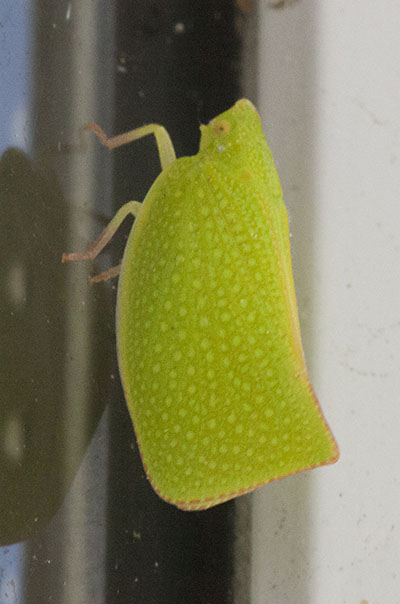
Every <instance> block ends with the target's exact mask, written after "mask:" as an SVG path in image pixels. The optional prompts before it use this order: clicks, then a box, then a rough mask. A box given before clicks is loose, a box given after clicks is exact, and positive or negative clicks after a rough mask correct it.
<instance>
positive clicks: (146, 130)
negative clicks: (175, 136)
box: [85, 124, 176, 170]
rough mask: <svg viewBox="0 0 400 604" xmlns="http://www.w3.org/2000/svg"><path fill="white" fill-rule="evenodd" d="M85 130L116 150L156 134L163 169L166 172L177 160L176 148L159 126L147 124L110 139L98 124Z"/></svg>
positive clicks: (90, 125) (91, 125) (88, 126)
mask: <svg viewBox="0 0 400 604" xmlns="http://www.w3.org/2000/svg"><path fill="white" fill-rule="evenodd" d="M85 130H91V131H92V132H94V133H95V134H96V136H97V137H98V138H99V139H100V141H101V143H102V144H103V145H104V146H105V147H107V148H108V149H115V148H116V147H121V146H122V145H127V144H128V143H132V142H133V141H136V140H138V139H139V138H143V137H144V136H148V135H149V134H154V136H155V138H156V143H157V148H158V153H159V156H160V163H161V169H162V170H165V168H166V167H167V166H169V165H170V164H172V162H174V161H175V160H176V155H175V150H174V146H173V144H172V141H171V139H170V136H169V134H168V132H167V131H166V129H165V128H164V127H163V126H160V125H159V124H147V125H146V126H142V127H141V128H135V129H134V130H130V131H129V132H125V133H124V134H118V135H117V136H112V137H110V138H108V136H107V135H106V133H105V132H104V131H103V130H102V129H101V128H100V126H98V125H97V124H88V125H87V126H85Z"/></svg>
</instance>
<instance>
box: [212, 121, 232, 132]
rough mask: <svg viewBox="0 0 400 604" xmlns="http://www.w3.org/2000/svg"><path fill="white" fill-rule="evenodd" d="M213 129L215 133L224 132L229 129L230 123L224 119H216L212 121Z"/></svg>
mask: <svg viewBox="0 0 400 604" xmlns="http://www.w3.org/2000/svg"><path fill="white" fill-rule="evenodd" d="M213 129H214V131H215V132H216V133H217V134H225V133H226V132H229V131H230V129H231V125H230V123H229V122H227V121H226V120H218V121H215V122H213Z"/></svg>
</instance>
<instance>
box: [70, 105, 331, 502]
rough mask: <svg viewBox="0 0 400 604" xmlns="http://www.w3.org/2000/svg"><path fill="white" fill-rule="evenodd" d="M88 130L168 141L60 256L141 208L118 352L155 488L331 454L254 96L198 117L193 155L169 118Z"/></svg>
mask: <svg viewBox="0 0 400 604" xmlns="http://www.w3.org/2000/svg"><path fill="white" fill-rule="evenodd" d="M90 128H91V129H92V130H95V132H96V133H97V134H98V136H99V137H100V138H101V140H102V142H103V143H104V144H106V145H107V146H109V147H110V148H113V147H115V146H117V145H119V144H124V143H125V142H130V141H131V140H134V139H135V138H139V137H141V136H144V135H146V134H150V133H153V134H155V136H156V139H157V142H158V146H159V151H160V158H161V164H162V172H161V174H160V175H159V177H158V178H157V179H156V181H155V182H154V184H153V186H152V187H151V189H150V191H149V192H148V194H147V196H146V198H145V200H144V203H143V204H139V203H138V202H129V203H128V204H126V205H125V206H123V208H121V210H120V211H119V212H118V214H117V215H116V216H115V217H114V219H113V220H112V221H111V223H110V225H109V226H108V227H107V229H106V231H105V232H104V233H103V235H101V236H100V238H99V240H98V241H97V242H96V243H95V244H94V245H93V246H92V247H91V248H90V249H89V251H88V252H87V253H85V254H70V255H64V258H63V259H64V260H74V259H84V258H93V257H95V256H96V255H97V253H98V252H99V251H100V250H101V249H102V248H103V247H104V245H105V244H106V243H107V242H108V240H109V239H110V238H111V236H112V234H113V233H114V231H115V230H116V228H118V226H119V224H120V222H121V221H122V220H123V218H124V217H125V216H126V215H127V214H128V213H133V214H135V215H137V218H136V221H135V223H134V226H133V229H132V232H131V234H130V236H129V239H128V243H127V245H126V249H125V252H124V256H123V260H122V265H121V269H120V277H119V288H118V307H117V338H118V359H119V367H120V373H121V378H122V383H123V386H124V391H125V396H126V400H127V404H128V408H129V411H130V414H131V416H132V420H133V424H134V427H135V431H136V436H137V440H138V444H139V447H140V451H141V455H142V459H143V464H144V466H145V469H146V473H147V475H148V477H149V479H150V481H151V484H152V485H153V487H154V489H155V490H156V491H157V493H158V494H159V495H160V496H161V497H162V498H163V499H165V500H166V501H169V502H170V503H173V504H174V505H176V506H177V507H179V508H182V509H186V510H199V509H204V508H208V507H211V506H213V505H216V504H218V503H222V502H223V501H226V500H228V499H231V498H233V497H236V496H238V495H241V494H243V493H246V492H248V491H251V490H253V489H255V488H257V487H259V486H261V485H263V484H266V483H268V482H270V481H272V480H276V479H278V478H282V477H284V476H288V475H290V474H294V473H297V472H300V471H302V470H305V469H310V468H314V467H316V466H320V465H323V464H328V463H333V462H334V461H336V459H337V458H338V449H337V446H336V443H335V440H334V438H333V436H332V434H331V432H330V430H329V428H328V426H327V424H326V422H325V420H324V418H323V416H322V413H321V410H320V407H319V405H318V402H317V399H316V397H315V395H314V392H313V390H312V387H311V384H310V381H309V378H308V374H307V370H306V366H305V361H304V356H303V350H302V344H301V336H300V327H299V320H298V314H297V305H296V297H295V291H294V285H293V277H292V269H291V259H290V244H289V231H288V222H287V214H286V209H285V206H284V203H283V200H282V193H281V188H280V183H279V177H278V174H277V171H276V168H275V165H274V162H273V158H272V155H271V152H270V150H269V148H268V145H267V142H266V140H265V137H264V135H263V132H262V128H261V123H260V118H259V116H258V114H257V112H256V110H255V108H254V106H253V105H252V104H251V103H250V101H247V100H245V99H242V100H240V101H238V102H237V103H236V104H235V105H234V106H233V107H232V108H231V109H229V110H228V111H226V112H225V113H223V114H221V115H220V116H218V117H216V118H215V119H213V120H212V121H211V122H210V123H209V124H208V125H206V126H201V142H200V150H199V152H198V154H197V155H195V156H193V157H183V158H180V159H175V154H174V151H173V147H172V144H171V142H170V139H169V137H168V135H167V133H166V131H165V130H164V129H163V128H162V127H161V126H157V125H150V126H145V127H144V128H140V129H137V130H134V131H132V132H131V133H128V134H127V135H122V136H120V137H115V138H112V139H107V137H106V136H105V135H104V133H103V132H102V131H101V130H100V129H99V128H98V127H97V126H90ZM115 272H118V269H116V270H115V271H114V273H115ZM114 273H111V274H114ZM108 276H109V274H108V273H107V274H106V275H105V276H104V275H101V276H100V279H102V278H107V277H108ZM97 280H98V279H97Z"/></svg>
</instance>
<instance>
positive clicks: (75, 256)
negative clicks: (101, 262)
mask: <svg viewBox="0 0 400 604" xmlns="http://www.w3.org/2000/svg"><path fill="white" fill-rule="evenodd" d="M141 207H142V204H141V203H140V202H139V201H128V203H125V204H124V205H123V206H122V208H120V209H119V210H118V212H117V213H116V214H115V216H114V218H113V219H112V220H111V221H110V222H109V223H108V225H107V226H106V228H105V229H104V231H103V232H102V233H101V235H100V237H98V238H97V239H96V241H95V242H94V243H92V245H91V246H90V247H89V248H88V249H87V250H86V252H81V253H79V252H72V253H71V254H63V255H62V258H61V262H71V261H73V260H94V258H96V256H98V254H100V252H101V250H102V249H103V248H104V247H105V246H106V245H107V243H108V242H109V241H110V239H111V238H112V237H113V235H114V233H115V231H116V230H117V229H118V227H119V226H120V224H121V222H122V221H123V220H125V218H126V217H127V216H128V214H133V216H137V215H138V213H139V211H140V208H141ZM114 268H116V267H114ZM110 270H112V269H110ZM116 274H118V273H116ZM101 280H102V279H101Z"/></svg>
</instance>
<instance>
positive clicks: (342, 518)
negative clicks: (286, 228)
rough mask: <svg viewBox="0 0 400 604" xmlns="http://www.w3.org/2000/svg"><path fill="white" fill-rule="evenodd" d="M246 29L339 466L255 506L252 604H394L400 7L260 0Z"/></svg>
mask: <svg viewBox="0 0 400 604" xmlns="http://www.w3.org/2000/svg"><path fill="white" fill-rule="evenodd" d="M259 24H260V26H259V27H260V30H259V70H260V71H259V82H260V84H259V90H258V99H256V100H258V105H259V107H260V108H261V114H262V118H263V121H264V124H265V130H266V133H267V135H268V138H269V142H270V144H271V147H272V150H273V152H274V155H275V157H276V159H277V161H278V168H279V171H280V174H281V177H282V185H283V189H284V193H285V198H286V199H287V201H288V206H289V211H290V214H291V230H292V232H293V240H294V245H293V254H294V268H295V281H296V286H297V290H298V297H299V306H300V314H301V320H302V328H303V332H304V340H305V349H306V358H307V359H308V364H309V369H310V373H311V376H312V380H313V383H314V386H315V389H316V391H317V393H318V396H319V399H320V401H321V405H322V407H323V410H324V412H325V413H326V416H327V418H328V421H329V423H330V425H331V427H332V429H333V431H334V433H335V436H336V438H337V440H338V442H339V446H340V449H341V459H340V461H339V462H338V463H337V464H336V466H332V467H325V468H321V469H318V470H316V471H314V472H309V473H305V474H303V475H300V476H298V477H295V478H289V479H285V480H283V481H281V482H280V483H276V484H274V485H270V486H268V487H266V488H264V489H262V490H261V491H260V492H259V493H257V494H256V495H255V496H254V500H253V502H254V507H253V564H252V567H253V577H252V604H267V603H268V604H283V603H285V604H359V603H360V602H361V601H362V600H365V601H367V602H368V604H399V602H400V480H399V470H398V460H399V459H400V165H399V160H400V156H399V143H400V35H399V31H400V29H399V25H400V3H399V2H398V1H397V0H387V1H386V2H384V3H377V2H376V1H375V0H355V1H352V2H349V1H348V0H333V1H330V2H327V1H324V0H319V1H318V0H316V1H310V0H303V1H298V2H295V3H288V4H285V5H284V6H283V7H282V8H280V9H277V8H275V9H274V8H271V7H269V6H268V4H267V3H264V2H261V3H260V6H259ZM307 129H309V134H308V136H307V133H306V130H307ZM296 154H297V155H299V154H300V157H299V158H298V159H296ZM303 179H304V181H303ZM303 207H304V216H303V213H302V208H303ZM303 219H306V220H307V224H304V223H302V220H303ZM310 221H311V223H310ZM304 237H308V241H307V242H304V240H303V238H304ZM307 245H309V246H310V247H307ZM310 249H311V253H310ZM305 251H306V253H307V254H309V257H308V260H307V266H305V264H304V262H302V260H301V258H296V254H300V255H303V254H302V252H305ZM307 268H308V270H309V272H310V271H311V272H312V276H311V277H310V274H309V272H307ZM304 280H305V282H306V286H304V283H303V282H304ZM311 342H312V345H311ZM289 485H290V486H289ZM302 495H303V496H304V499H302V498H301V496H302Z"/></svg>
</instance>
